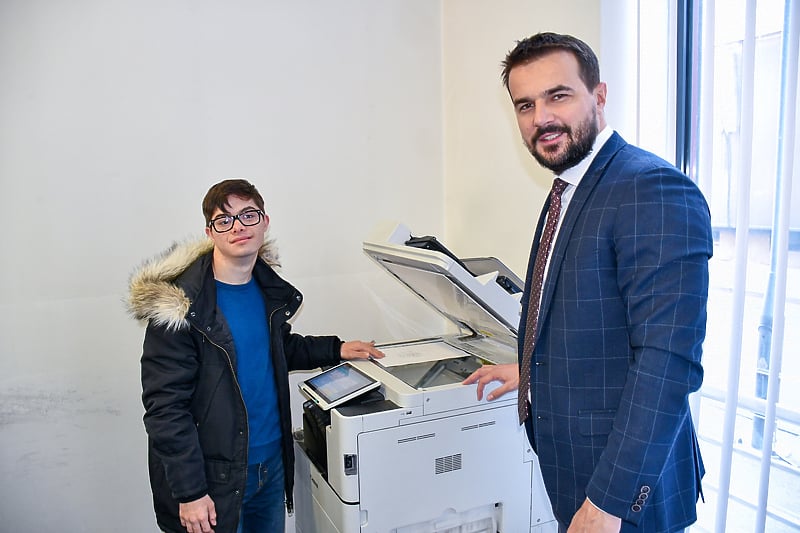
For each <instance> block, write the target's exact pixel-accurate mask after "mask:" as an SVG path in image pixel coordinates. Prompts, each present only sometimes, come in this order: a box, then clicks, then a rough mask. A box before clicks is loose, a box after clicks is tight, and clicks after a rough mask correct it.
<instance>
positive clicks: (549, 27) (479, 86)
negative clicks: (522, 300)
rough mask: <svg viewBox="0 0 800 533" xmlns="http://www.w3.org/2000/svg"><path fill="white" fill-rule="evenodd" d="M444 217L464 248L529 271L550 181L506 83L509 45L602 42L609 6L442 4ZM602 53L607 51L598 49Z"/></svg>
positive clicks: (447, 0)
mask: <svg viewBox="0 0 800 533" xmlns="http://www.w3.org/2000/svg"><path fill="white" fill-rule="evenodd" d="M442 19H443V30H442V32H443V36H442V41H443V45H442V50H443V51H442V55H443V61H442V63H443V72H444V99H443V110H444V169H445V171H444V176H445V194H444V213H445V233H446V238H447V243H448V244H449V246H450V247H451V248H452V249H453V251H455V252H456V253H457V254H459V255H462V256H466V257H474V256H484V255H488V256H495V257H498V258H500V259H501V260H502V261H503V262H505V263H506V265H507V266H509V267H510V268H511V269H512V270H514V271H515V272H516V273H517V274H518V275H519V276H521V277H524V275H525V268H526V265H527V262H528V254H529V251H530V244H531V239H532V237H533V230H534V228H535V225H536V220H537V218H538V215H539V210H540V209H541V206H542V202H543V200H544V197H545V195H546V194H547V191H548V190H549V188H550V182H551V178H550V176H549V174H548V173H547V172H546V171H544V170H542V169H541V168H540V167H539V165H538V164H537V163H536V162H535V161H534V159H533V157H532V156H531V155H530V154H529V153H528V152H527V150H526V149H525V147H524V146H523V144H522V139H521V137H520V135H519V130H518V129H517V125H516V120H515V118H514V114H513V109H512V107H511V104H510V101H509V98H508V93H507V92H506V90H505V87H503V84H502V82H501V80H500V73H501V70H502V68H501V66H500V63H501V62H502V60H503V58H504V57H505V54H506V52H507V51H509V50H510V49H512V48H513V47H514V45H515V44H516V41H517V40H519V39H522V38H524V37H527V36H529V35H532V34H534V33H537V32H540V31H554V32H559V33H571V34H574V35H576V36H579V37H580V38H582V39H583V40H585V41H586V42H587V43H589V45H590V46H593V47H595V48H596V49H597V48H599V45H600V2H599V0H598V1H588V0H569V1H562V2H559V4H558V9H551V8H548V9H543V8H542V3H541V2H531V1H523V0H500V1H497V2H484V1H481V0H444V1H443V14H442ZM598 53H599V52H598Z"/></svg>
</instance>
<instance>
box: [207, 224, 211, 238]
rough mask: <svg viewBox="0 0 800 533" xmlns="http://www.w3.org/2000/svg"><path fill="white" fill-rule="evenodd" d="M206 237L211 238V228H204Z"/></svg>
mask: <svg viewBox="0 0 800 533" xmlns="http://www.w3.org/2000/svg"><path fill="white" fill-rule="evenodd" d="M206 237H208V238H209V239H210V238H211V228H210V227H208V226H206Z"/></svg>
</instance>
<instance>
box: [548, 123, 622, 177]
mask: <svg viewBox="0 0 800 533" xmlns="http://www.w3.org/2000/svg"><path fill="white" fill-rule="evenodd" d="M613 133H614V130H613V129H611V127H610V126H606V127H605V128H603V131H601V132H600V133H598V134H597V137H596V138H595V139H594V144H593V145H592V151H591V152H589V153H588V154H587V155H586V157H584V158H583V159H582V160H581V162H580V163H578V164H577V165H575V166H574V167H570V168H568V169H567V170H565V171H564V172H562V173H561V174H560V175H559V176H558V177H559V178H561V179H562V180H564V181H566V182H567V183H569V184H570V185H574V186H576V187H577V186H578V183H580V182H581V178H583V175H584V174H586V171H587V170H589V166H590V165H591V164H592V161H594V158H595V156H596V155H597V152H599V151H600V149H601V148H602V147H603V145H604V144H606V141H608V140H609V139H610V138H611V134H613Z"/></svg>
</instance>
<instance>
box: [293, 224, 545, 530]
mask: <svg viewBox="0 0 800 533" xmlns="http://www.w3.org/2000/svg"><path fill="white" fill-rule="evenodd" d="M407 243H408V244H407ZM364 251H365V252H366V253H367V254H368V255H369V256H370V257H371V258H372V259H373V260H374V261H375V262H377V263H378V264H379V265H380V266H381V267H383V268H384V269H386V270H387V271H388V272H389V273H390V274H391V275H392V276H394V277H395V278H397V279H398V280H400V281H401V282H402V283H403V284H405V285H406V286H407V287H408V288H410V289H411V290H412V291H414V292H415V293H416V294H417V295H418V296H420V297H421V298H422V299H423V300H425V301H426V302H427V303H428V304H430V305H431V306H433V307H434V308H435V309H436V310H437V311H439V312H440V313H441V314H442V315H444V316H445V317H446V318H448V319H449V320H450V321H452V322H453V323H455V324H456V325H457V326H458V329H459V330H460V331H459V333H458V334H453V335H443V336H440V337H436V338H426V339H419V340H413V341H404V342H401V343H389V344H382V345H380V346H379V348H380V349H381V350H382V351H384V352H385V353H386V359H385V360H384V359H380V360H375V361H372V360H367V361H357V362H351V364H353V365H354V366H355V367H356V368H357V369H358V370H361V371H362V372H364V373H365V374H367V375H368V376H370V377H372V378H374V379H376V380H378V381H380V382H381V385H380V387H379V388H378V389H375V390H373V391H371V392H368V393H366V394H364V395H362V396H360V397H358V398H356V399H354V400H350V401H348V402H347V403H345V404H342V405H339V406H337V407H334V408H332V409H330V410H328V411H323V410H321V409H319V407H318V406H316V405H315V404H314V403H313V402H311V401H308V402H306V403H305V404H304V406H303V407H304V413H303V430H302V431H301V430H297V431H296V432H295V452H296V469H295V511H296V513H295V527H296V531H297V532H298V533H333V532H338V533H356V532H370V533H423V532H424V533H455V532H459V533H497V532H503V533H523V532H525V533H533V532H536V533H550V532H556V531H557V530H558V528H557V525H556V522H555V519H554V518H553V515H552V511H551V508H550V502H549V501H548V499H547V495H546V493H545V490H544V485H543V482H542V478H541V473H540V471H539V464H538V460H537V458H536V455H535V454H534V453H533V450H532V449H531V447H530V445H529V443H528V441H527V437H526V435H525V429H524V427H523V426H520V425H519V422H518V420H517V399H516V394H515V393H514V392H511V393H508V394H506V395H504V396H502V397H500V398H498V399H496V400H493V401H491V402H489V401H487V400H486V398H485V395H486V393H488V392H489V391H491V390H492V389H493V388H495V387H497V386H499V384H497V383H494V384H492V385H490V386H488V387H487V389H486V390H485V391H484V399H483V400H481V401H478V400H477V394H476V385H469V386H465V385H462V384H461V382H462V380H463V379H464V378H465V377H466V376H468V375H469V374H470V373H472V371H473V370H475V369H477V368H478V367H480V365H482V364H500V363H514V362H516V361H517V355H516V350H517V348H516V335H517V326H518V323H519V315H520V290H521V288H522V282H521V280H519V278H517V276H516V275H514V274H513V273H512V272H511V271H510V270H508V269H507V268H506V267H505V266H504V265H503V264H502V263H500V262H499V261H497V260H496V259H494V258H477V259H464V260H459V259H457V258H456V257H455V256H453V255H452V254H450V253H449V252H448V251H447V250H446V249H445V248H444V247H443V246H441V245H440V244H439V243H438V242H437V241H436V239H435V238H430V237H428V238H422V239H415V238H413V237H412V236H411V232H410V231H409V229H408V228H406V227H405V226H403V225H398V226H395V227H392V228H388V229H387V230H386V231H383V232H382V235H381V231H380V230H378V235H377V237H376V238H375V239H373V240H370V241H367V242H365V243H364Z"/></svg>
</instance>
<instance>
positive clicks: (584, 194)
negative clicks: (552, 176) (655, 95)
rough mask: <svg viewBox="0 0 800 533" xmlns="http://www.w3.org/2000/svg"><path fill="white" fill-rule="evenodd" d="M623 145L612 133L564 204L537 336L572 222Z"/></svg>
mask: <svg viewBox="0 0 800 533" xmlns="http://www.w3.org/2000/svg"><path fill="white" fill-rule="evenodd" d="M626 144H627V143H626V142H625V140H624V139H623V138H622V137H621V136H620V135H619V134H618V133H616V132H614V133H613V134H612V135H611V137H610V138H609V139H608V141H606V143H605V144H604V145H603V147H602V148H601V149H600V152H598V153H597V156H596V157H595V158H594V161H592V164H591V165H590V166H589V168H588V169H587V171H586V174H584V176H583V177H582V178H581V181H580V183H578V187H577V188H576V189H575V193H574V194H573V195H572V199H571V200H570V202H569V206H568V207H567V212H566V213H565V214H564V220H563V221H562V222H561V228H560V229H559V230H558V235H557V237H556V241H555V243H553V252H552V254H551V256H550V266H549V267H548V271H547V273H546V276H545V279H544V284H543V285H542V302H541V307H540V309H539V323H538V326H537V329H538V330H539V331H537V336H538V334H539V332H540V331H541V330H542V325H543V324H544V322H545V317H546V315H547V313H548V312H549V310H550V303H551V301H552V300H553V292H554V291H555V286H556V280H557V279H558V275H559V273H560V272H561V265H562V264H563V262H564V254H565V253H566V250H567V246H568V244H569V242H570V236H571V235H572V232H573V230H574V229H575V223H576V222H577V220H578V218H579V217H580V214H581V212H582V211H583V210H584V208H585V207H586V204H587V201H588V200H589V198H590V197H591V195H592V192H593V191H594V189H595V187H596V186H597V184H598V183H599V182H600V179H601V178H602V177H603V175H604V174H605V173H606V171H607V170H608V167H609V165H610V163H611V161H612V160H613V159H614V157H615V156H616V155H617V153H619V150H620V149H621V148H622V147H623V146H625V145H626Z"/></svg>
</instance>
